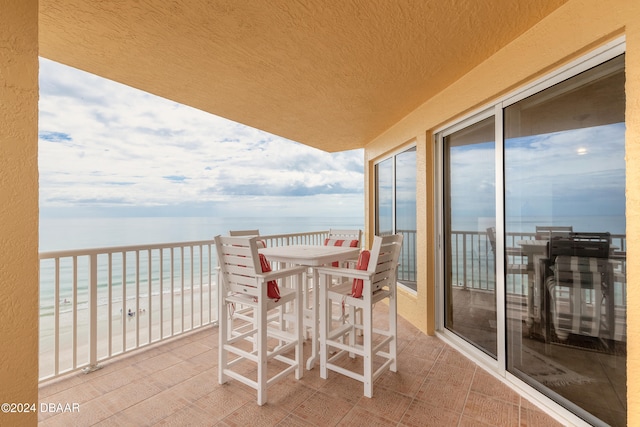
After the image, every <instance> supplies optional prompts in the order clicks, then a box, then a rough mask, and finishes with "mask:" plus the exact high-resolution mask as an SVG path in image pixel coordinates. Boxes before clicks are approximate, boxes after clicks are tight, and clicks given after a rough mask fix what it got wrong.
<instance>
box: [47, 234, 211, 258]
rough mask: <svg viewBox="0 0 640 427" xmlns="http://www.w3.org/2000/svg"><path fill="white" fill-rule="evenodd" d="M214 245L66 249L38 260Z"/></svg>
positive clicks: (194, 242)
mask: <svg viewBox="0 0 640 427" xmlns="http://www.w3.org/2000/svg"><path fill="white" fill-rule="evenodd" d="M201 245H202V246H204V245H215V240H213V239H211V240H192V241H187V242H171V243H152V244H148V245H131V246H107V247H102V248H87V249H67V250H61V251H48V252H40V254H39V256H40V259H49V258H64V257H71V256H86V255H98V254H108V253H119V252H135V251H146V250H153V249H171V248H180V247H185V246H201Z"/></svg>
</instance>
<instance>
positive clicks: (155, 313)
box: [39, 284, 217, 378]
mask: <svg viewBox="0 0 640 427" xmlns="http://www.w3.org/2000/svg"><path fill="white" fill-rule="evenodd" d="M209 290H210V287H209V285H208V284H204V285H203V286H202V289H201V288H200V286H198V285H196V287H195V288H194V292H193V293H192V292H191V290H190V289H185V290H184V293H182V292H181V290H180V289H177V290H175V291H174V293H173V304H172V301H171V299H172V298H171V292H166V291H165V292H164V293H163V294H162V301H161V298H160V294H156V295H152V297H151V301H149V298H148V297H147V296H145V297H140V298H139V299H138V304H137V305H136V298H135V296H128V297H127V303H126V307H122V302H121V301H117V302H114V303H112V304H111V306H109V305H108V304H102V305H99V306H98V322H97V329H98V345H97V355H98V360H101V359H106V358H109V357H110V355H116V354H120V353H122V349H123V345H124V346H125V348H126V349H127V350H132V349H135V348H137V347H141V346H144V345H147V344H149V343H150V342H151V343H152V342H156V341H159V340H160V339H161V337H163V338H168V337H171V336H172V335H174V334H177V333H180V332H181V331H188V330H190V329H193V328H197V327H199V326H201V325H206V324H208V323H210V322H211V320H212V319H213V320H217V293H216V288H215V286H214V287H213V295H211V294H210V292H209ZM149 303H151V306H149ZM81 306H82V307H79V308H78V309H77V310H76V319H77V325H78V327H77V333H76V347H77V352H76V366H79V365H84V364H86V363H88V361H89V310H88V309H87V308H86V307H84V306H85V304H82V305H81ZM172 306H173V317H174V322H173V330H172V329H171V328H172V325H171V308H172ZM201 306H202V307H201ZM62 308H64V309H67V310H69V311H65V312H62V313H60V316H59V331H60V332H59V338H58V339H59V372H63V371H66V370H71V369H73V345H72V343H73V341H72V340H73V316H74V313H73V310H70V309H71V308H72V305H71V303H69V306H66V305H63V306H62ZM129 310H131V311H132V312H134V313H135V316H129V315H127V314H126V313H128V311H129ZM109 313H110V314H111V322H109ZM123 313H124V316H123ZM209 313H211V317H212V319H211V318H210V314H209ZM161 315H162V321H161ZM109 323H111V331H109ZM54 327H55V323H54V316H43V317H41V318H40V351H39V353H40V374H39V376H40V378H46V377H49V376H51V375H53V374H54V372H55V353H54ZM136 329H137V334H136ZM109 343H111V348H109Z"/></svg>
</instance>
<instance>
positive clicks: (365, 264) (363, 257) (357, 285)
mask: <svg viewBox="0 0 640 427" xmlns="http://www.w3.org/2000/svg"><path fill="white" fill-rule="evenodd" d="M370 257H371V253H370V252H369V251H362V252H360V256H359V257H358V264H357V265H356V270H366V269H367V268H369V258H370ZM362 288H364V281H363V280H362V279H353V284H352V285H351V296H352V297H354V298H360V297H362Z"/></svg>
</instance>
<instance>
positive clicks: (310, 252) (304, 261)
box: [258, 245, 360, 267]
mask: <svg viewBox="0 0 640 427" xmlns="http://www.w3.org/2000/svg"><path fill="white" fill-rule="evenodd" d="M258 252H260V253H261V254H263V255H264V256H266V257H267V259H268V260H269V261H274V262H286V263H290V264H299V265H307V266H310V267H317V266H319V265H325V264H330V263H332V262H334V261H345V260H348V259H354V258H357V257H358V254H359V253H360V248H350V247H342V246H320V245H289V246H272V247H269V248H264V249H258Z"/></svg>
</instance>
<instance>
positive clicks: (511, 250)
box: [487, 227, 527, 274]
mask: <svg viewBox="0 0 640 427" xmlns="http://www.w3.org/2000/svg"><path fill="white" fill-rule="evenodd" d="M487 240H489V244H490V245H491V250H492V251H493V256H494V258H496V255H497V248H496V228H495V227H489V228H487ZM504 253H505V268H506V270H507V274H526V273H527V264H523V263H514V262H510V258H509V257H515V258H517V257H520V259H522V257H524V256H525V255H524V254H523V252H522V249H520V248H515V247H507V248H505V251H504Z"/></svg>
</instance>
